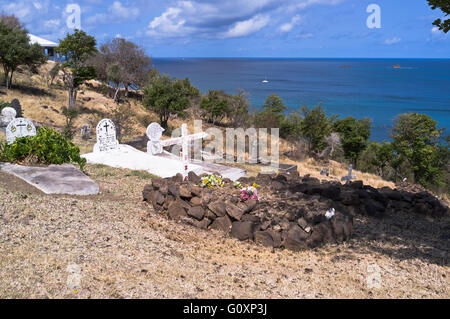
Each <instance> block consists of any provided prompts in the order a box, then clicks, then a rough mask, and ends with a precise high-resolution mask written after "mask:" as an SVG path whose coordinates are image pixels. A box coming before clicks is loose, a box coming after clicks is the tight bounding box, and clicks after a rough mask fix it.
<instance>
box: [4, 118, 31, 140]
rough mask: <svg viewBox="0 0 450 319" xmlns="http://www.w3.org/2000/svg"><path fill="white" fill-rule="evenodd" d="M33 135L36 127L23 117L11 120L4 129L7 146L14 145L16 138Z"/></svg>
mask: <svg viewBox="0 0 450 319" xmlns="http://www.w3.org/2000/svg"><path fill="white" fill-rule="evenodd" d="M35 135H36V127H35V126H34V124H33V122H31V121H30V120H29V119H26V118H23V117H19V118H16V119H14V120H12V121H11V122H9V124H8V126H7V127H6V141H7V143H8V144H12V143H14V141H15V140H16V138H19V137H25V136H35Z"/></svg>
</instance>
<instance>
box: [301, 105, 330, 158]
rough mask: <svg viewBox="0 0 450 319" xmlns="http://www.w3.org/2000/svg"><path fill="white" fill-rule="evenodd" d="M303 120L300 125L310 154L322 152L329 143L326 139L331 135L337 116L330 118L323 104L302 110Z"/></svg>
mask: <svg viewBox="0 0 450 319" xmlns="http://www.w3.org/2000/svg"><path fill="white" fill-rule="evenodd" d="M301 111H302V113H303V120H302V121H301V123H300V131H301V133H302V136H303V138H304V139H306V141H307V144H308V152H309V153H310V154H311V153H312V152H313V151H314V152H317V151H319V152H320V151H322V150H323V149H324V148H325V147H326V145H327V143H326V140H325V138H326V137H327V136H329V135H330V134H331V125H332V123H333V122H334V120H335V119H336V116H334V115H333V116H331V117H328V116H327V114H326V113H325V110H324V109H323V107H322V104H319V105H318V106H316V107H314V108H313V109H311V110H310V109H308V108H307V107H306V106H305V107H302V108H301Z"/></svg>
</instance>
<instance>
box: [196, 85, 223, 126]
mask: <svg viewBox="0 0 450 319" xmlns="http://www.w3.org/2000/svg"><path fill="white" fill-rule="evenodd" d="M200 108H201V109H202V110H203V111H204V113H205V116H206V117H207V119H208V122H210V123H213V124H216V123H220V122H221V121H222V119H223V118H224V117H225V116H226V115H228V114H229V106H228V99H227V94H226V93H225V92H224V91H222V90H221V91H218V90H209V92H208V95H207V96H204V97H202V99H201V101H200Z"/></svg>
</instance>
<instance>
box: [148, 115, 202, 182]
mask: <svg viewBox="0 0 450 319" xmlns="http://www.w3.org/2000/svg"><path fill="white" fill-rule="evenodd" d="M155 124H156V125H155ZM158 126H159V124H157V123H152V124H150V125H149V127H148V128H147V136H148V137H149V138H150V135H151V140H150V142H149V144H148V145H147V153H150V154H152V155H157V154H160V153H162V151H163V150H162V148H163V147H169V146H172V145H181V146H182V149H183V151H182V160H183V164H184V174H183V175H184V177H185V178H186V177H187V174H188V172H189V169H188V165H189V145H190V144H189V143H190V142H192V141H194V140H198V139H202V138H205V137H206V136H207V135H208V134H206V133H205V132H201V133H197V134H192V135H189V132H188V128H187V124H183V125H182V126H181V137H177V138H172V139H169V140H164V141H161V140H159V139H160V138H161V136H162V132H161V129H162V128H161V127H160V126H159V127H160V129H159V131H160V132H159V133H158ZM149 131H150V133H151V134H149ZM149 145H150V147H155V150H154V151H156V152H159V151H160V152H159V153H156V154H154V153H152V151H153V150H152V149H148V146H149ZM159 145H161V148H159ZM156 148H157V149H156Z"/></svg>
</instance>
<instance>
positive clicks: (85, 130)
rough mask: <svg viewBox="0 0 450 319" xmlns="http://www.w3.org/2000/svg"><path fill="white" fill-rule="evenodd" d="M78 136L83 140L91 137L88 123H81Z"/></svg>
mask: <svg viewBox="0 0 450 319" xmlns="http://www.w3.org/2000/svg"><path fill="white" fill-rule="evenodd" d="M80 136H81V139H82V140H85V141H87V140H89V139H90V138H91V126H90V125H89V124H85V125H83V127H82V128H81V133H80Z"/></svg>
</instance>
